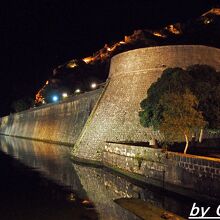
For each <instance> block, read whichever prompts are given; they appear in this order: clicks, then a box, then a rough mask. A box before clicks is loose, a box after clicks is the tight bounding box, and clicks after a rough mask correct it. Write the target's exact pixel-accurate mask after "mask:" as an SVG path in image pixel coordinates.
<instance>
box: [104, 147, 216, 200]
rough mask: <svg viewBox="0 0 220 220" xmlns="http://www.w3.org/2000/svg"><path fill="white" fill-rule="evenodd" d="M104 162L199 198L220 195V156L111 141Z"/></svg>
mask: <svg viewBox="0 0 220 220" xmlns="http://www.w3.org/2000/svg"><path fill="white" fill-rule="evenodd" d="M103 163H104V165H106V166H109V167H112V168H116V169H117V170H119V171H120V172H122V173H126V174H127V175H129V176H133V177H135V178H138V179H141V180H142V181H144V182H146V183H149V184H153V185H157V186H159V187H161V188H165V189H167V190H171V191H175V192H177V193H180V194H183V195H188V196H189V195H191V196H192V197H194V196H195V197H197V198H198V199H199V198H200V199H203V198H209V199H213V200H214V199H216V200H217V199H219V198H220V191H219V181H220V159H219V158H209V157H202V156H196V155H190V154H185V155H184V154H181V153H174V152H166V151H164V150H161V149H154V148H149V147H139V146H132V145H125V144H116V143H108V144H106V146H105V149H104V152H103ZM134 175H138V176H134Z"/></svg>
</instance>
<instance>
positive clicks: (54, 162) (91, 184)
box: [0, 137, 190, 220]
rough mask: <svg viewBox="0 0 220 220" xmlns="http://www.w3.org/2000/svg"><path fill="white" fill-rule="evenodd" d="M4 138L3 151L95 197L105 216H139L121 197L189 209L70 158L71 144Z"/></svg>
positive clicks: (122, 219) (81, 193) (83, 194)
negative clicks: (123, 205) (119, 202)
mask: <svg viewBox="0 0 220 220" xmlns="http://www.w3.org/2000/svg"><path fill="white" fill-rule="evenodd" d="M0 140H1V143H0V148H1V150H2V151H4V152H6V153H7V154H9V155H12V156H14V157H16V158H18V159H19V160H20V161H21V162H23V163H24V164H25V165H27V166H29V167H34V168H37V170H39V171H40V172H41V173H43V175H45V176H46V177H48V178H50V179H52V180H53V181H55V182H57V183H59V184H62V185H64V186H68V188H70V189H72V190H73V191H75V192H77V194H78V195H79V196H80V197H81V198H84V199H90V200H91V201H93V203H94V204H95V206H96V209H97V211H98V212H99V213H100V216H101V217H102V219H120V220H127V219H136V217H134V216H133V214H130V213H129V212H128V211H126V210H124V209H122V208H121V207H120V206H118V205H117V204H116V203H115V202H113V200H114V199H118V198H121V197H128V198H130V197H132V198H141V199H143V200H146V201H149V202H151V203H152V204H155V205H157V206H159V207H164V208H165V209H167V210H170V211H174V212H175V213H178V214H182V211H184V210H187V209H186V208H184V207H185V204H184V203H185V202H184V203H183V202H180V201H178V199H177V198H172V197H170V196H166V195H164V194H163V193H161V192H158V191H155V190H152V189H150V188H146V189H143V188H141V187H138V186H136V185H134V184H132V183H131V182H130V181H128V180H126V179H125V178H123V177H120V176H117V175H115V174H113V173H110V172H107V171H106V170H103V169H100V168H93V167H87V166H80V165H77V164H73V163H72V162H71V160H70V148H68V147H66V146H60V145H52V144H49V143H43V142H37V141H30V140H24V139H19V138H11V137H2V138H1V139H0ZM189 204H190V203H189ZM184 214H185V213H184ZM186 214H187V213H186ZM107 216H108V218H107Z"/></svg>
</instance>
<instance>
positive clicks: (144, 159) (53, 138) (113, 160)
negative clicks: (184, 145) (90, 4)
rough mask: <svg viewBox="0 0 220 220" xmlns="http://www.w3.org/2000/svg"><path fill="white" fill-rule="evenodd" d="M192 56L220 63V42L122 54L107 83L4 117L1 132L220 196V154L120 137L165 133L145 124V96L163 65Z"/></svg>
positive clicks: (187, 191)
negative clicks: (192, 152) (183, 151)
mask: <svg viewBox="0 0 220 220" xmlns="http://www.w3.org/2000/svg"><path fill="white" fill-rule="evenodd" d="M193 64H207V65H210V66H213V67H214V68H216V70H218V71H220V49H216V48H211V47H207V46H199V45H178V46H162V47H150V48H142V49H136V50H132V51H128V52H125V53H121V54H118V55H117V56H115V57H113V58H112V61H111V67H110V74H109V78H108V80H107V83H106V86H105V88H104V89H98V90H95V91H92V92H89V93H85V94H82V95H79V96H77V97H73V98H70V99H68V100H66V101H64V102H62V103H58V104H50V105H46V106H43V107H39V108H37V109H32V110H28V111H24V112H21V113H17V114H14V115H9V116H6V117H4V118H1V119H0V133H1V134H4V135H9V136H18V137H24V138H30V139H37V140H42V141H49V142H57V143H63V144H68V145H72V146H73V145H74V147H73V148H72V155H73V158H75V159H78V160H86V161H87V162H92V163H97V162H98V163H101V164H103V165H105V166H108V167H111V168H112V169H115V170H117V171H118V172H122V173H123V174H125V175H128V176H131V177H133V178H136V179H139V180H143V181H144V182H149V183H151V184H153V185H157V186H160V187H162V188H165V189H168V190H172V191H175V192H178V193H180V194H184V195H192V196H193V195H194V193H195V194H196V195H197V196H195V197H198V195H199V196H200V197H201V198H207V197H208V198H210V197H211V198H217V199H219V198H220V194H219V191H218V186H219V179H220V178H219V175H220V160H219V159H212V158H204V157H197V156H190V155H182V154H177V153H172V152H166V153H164V152H163V151H162V150H161V149H152V148H147V147H139V146H132V145H130V146H129V145H125V144H120V143H122V142H146V141H149V140H150V139H151V138H152V137H156V138H160V137H159V136H158V134H157V133H155V132H153V131H152V130H150V129H146V128H143V127H142V126H141V125H140V122H139V116H138V112H139V110H140V102H141V100H142V99H143V98H144V97H145V96H146V93H147V90H148V88H149V87H150V86H151V84H152V83H154V82H155V81H156V80H157V79H158V78H159V77H160V76H161V74H162V71H163V70H164V69H166V68H168V67H182V68H186V67H187V66H189V65H193ZM198 186H199V187H198ZM207 186H208V187H207Z"/></svg>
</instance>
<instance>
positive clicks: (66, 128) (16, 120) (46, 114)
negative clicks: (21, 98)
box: [0, 88, 103, 145]
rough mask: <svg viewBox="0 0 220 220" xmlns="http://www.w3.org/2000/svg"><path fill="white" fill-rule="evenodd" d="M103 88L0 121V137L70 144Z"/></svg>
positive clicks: (73, 141)
mask: <svg viewBox="0 0 220 220" xmlns="http://www.w3.org/2000/svg"><path fill="white" fill-rule="evenodd" d="M102 91H103V89H102V88H101V89H97V90H95V91H92V92H88V93H84V94H81V95H78V96H75V97H70V98H67V99H66V100H65V101H63V102H62V103H56V104H48V105H44V106H42V107H38V108H33V109H30V110H27V111H23V112H20V113H17V114H11V115H9V116H6V117H3V118H1V119H0V134H4V135H9V136H17V137H23V138H30V139H36V140H42V141H49V142H54V143H63V144H68V145H73V144H74V143H75V142H76V140H77V138H78V136H79V134H80V132H81V130H82V128H83V126H84V125H85V122H86V121H87V119H88V117H89V115H90V113H91V111H92V109H93V107H94V105H95V103H96V102H97V100H98V98H99V96H100V94H101V92H102Z"/></svg>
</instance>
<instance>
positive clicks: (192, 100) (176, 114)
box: [159, 90, 206, 141]
mask: <svg viewBox="0 0 220 220" xmlns="http://www.w3.org/2000/svg"><path fill="white" fill-rule="evenodd" d="M160 104H161V105H162V106H163V108H164V110H163V120H162V122H161V124H160V127H159V129H160V131H161V132H162V133H163V134H164V135H165V137H166V140H167V141H172V140H181V139H182V138H183V135H184V136H188V137H190V136H191V135H192V134H193V133H195V132H196V131H197V130H199V129H201V128H204V127H205V125H206V122H205V120H204V118H203V115H202V112H200V111H199V110H198V100H197V98H196V97H195V96H194V95H193V94H192V93H191V92H190V91H189V90H186V91H185V92H183V93H165V94H164V95H163V96H162V97H161V99H160Z"/></svg>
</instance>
